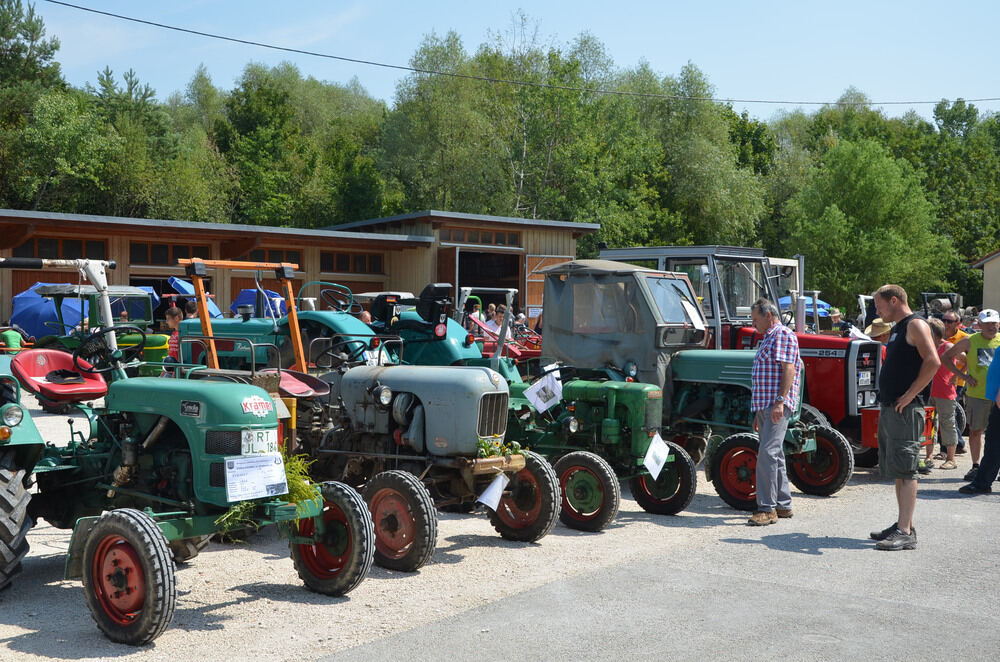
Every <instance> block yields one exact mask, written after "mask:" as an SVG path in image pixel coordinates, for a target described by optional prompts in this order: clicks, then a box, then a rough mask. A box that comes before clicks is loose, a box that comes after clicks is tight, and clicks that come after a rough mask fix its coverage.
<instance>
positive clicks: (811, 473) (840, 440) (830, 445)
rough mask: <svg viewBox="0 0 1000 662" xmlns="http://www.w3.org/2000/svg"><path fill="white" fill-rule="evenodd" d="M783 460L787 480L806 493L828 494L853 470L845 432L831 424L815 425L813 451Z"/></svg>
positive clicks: (841, 485) (839, 485)
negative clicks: (786, 471)
mask: <svg viewBox="0 0 1000 662" xmlns="http://www.w3.org/2000/svg"><path fill="white" fill-rule="evenodd" d="M785 459H786V464H787V467H788V480H790V481H792V484H793V485H795V487H797V488H799V490H801V491H802V492H804V493H806V494H815V495H818V496H830V495H831V494H834V493H836V492H838V491H840V489H841V488H842V487H843V486H844V485H846V484H847V481H848V480H850V479H851V475H852V474H853V473H854V451H853V449H852V448H851V444H850V443H848V441H847V439H846V438H845V437H844V435H842V434H840V432H838V431H837V430H835V429H833V428H832V427H828V426H825V425H821V426H819V427H818V428H816V450H815V451H813V452H811V453H797V454H795V455H789V456H788V457H787V458H785Z"/></svg>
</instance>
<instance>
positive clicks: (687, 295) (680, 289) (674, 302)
mask: <svg viewBox="0 0 1000 662" xmlns="http://www.w3.org/2000/svg"><path fill="white" fill-rule="evenodd" d="M646 285H647V287H649V292H650V294H652V295H653V301H654V302H656V307H657V309H658V310H659V311H660V317H662V318H663V321H664V322H666V323H667V324H687V325H692V324H693V325H695V326H698V325H697V323H696V322H695V320H694V319H692V316H697V314H698V304H697V303H696V301H697V300H696V299H695V297H694V294H693V293H692V292H691V290H690V289H689V288H688V284H687V283H686V282H684V281H683V280H679V279H677V278H663V277H660V276H646ZM685 303H688V304H690V305H689V306H685V305H684V304H685Z"/></svg>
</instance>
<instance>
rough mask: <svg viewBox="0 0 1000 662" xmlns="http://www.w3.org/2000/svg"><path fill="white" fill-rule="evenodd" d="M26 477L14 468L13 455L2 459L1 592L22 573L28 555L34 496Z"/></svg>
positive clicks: (0, 486) (0, 506) (0, 485)
mask: <svg viewBox="0 0 1000 662" xmlns="http://www.w3.org/2000/svg"><path fill="white" fill-rule="evenodd" d="M24 476H25V472H24V469H17V468H15V465H14V451H8V452H7V453H5V454H4V455H3V456H0V590H3V589H4V588H6V587H7V585H8V584H10V582H11V580H12V579H13V578H14V575H16V574H17V573H19V572H20V571H21V560H22V559H23V558H24V555H25V554H27V553H28V538H27V536H28V529H30V528H31V518H30V517H28V502H29V501H31V494H30V493H29V492H28V489H27V488H26V487H25V486H24Z"/></svg>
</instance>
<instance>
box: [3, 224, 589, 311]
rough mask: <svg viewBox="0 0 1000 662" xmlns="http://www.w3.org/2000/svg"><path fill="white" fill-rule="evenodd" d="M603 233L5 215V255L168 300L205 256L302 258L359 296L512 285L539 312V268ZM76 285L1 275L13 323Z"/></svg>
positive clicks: (229, 284) (241, 278)
mask: <svg viewBox="0 0 1000 662" xmlns="http://www.w3.org/2000/svg"><path fill="white" fill-rule="evenodd" d="M598 227H599V226H598V225H596V224H583V223H568V222H558V221H527V220H524V219H516V218H502V217H493V216H479V215H473V214H452V213H447V212H436V211H426V212H417V213H414V214H407V215H405V216H396V217H392V218H385V219H373V220H369V221H360V222H358V223H350V224H347V225H341V226H336V227H335V228H326V229H321V230H316V229H305V228H276V227H266V226H247V225H230V224H224V223H196V222H187V221H171V220H160V219H134V218H119V217H111V216H90V215H81V214H62V213H51V212H35V211H21V210H10V209H0V257H38V258H78V257H89V258H95V259H106V260H114V261H115V262H116V264H117V268H116V269H115V270H113V271H110V272H109V274H108V275H109V281H110V282H111V284H115V285H151V286H153V288H154V289H155V290H156V291H157V292H160V293H170V292H173V289H172V288H171V287H170V286H169V284H168V282H167V279H168V278H170V277H171V276H180V277H183V275H184V270H183V269H182V268H181V267H179V266H177V260H178V259H179V258H188V257H202V258H206V259H223V260H254V261H268V262H278V261H281V262H293V263H295V264H298V265H299V269H298V271H297V272H296V282H297V286H301V285H302V284H304V283H306V282H308V281H313V280H324V281H332V282H336V283H341V284H343V285H346V286H348V287H350V288H351V290H352V291H354V292H363V291H375V290H386V289H391V290H409V291H413V292H419V291H420V289H421V288H423V286H424V285H426V284H427V283H429V282H432V281H436V282H449V283H452V284H461V285H488V286H493V287H497V286H504V287H516V288H518V289H519V290H521V291H522V292H524V291H526V290H527V298H526V302H525V303H527V304H528V305H540V304H541V289H540V286H539V284H538V283H537V282H536V281H537V278H536V277H532V276H531V272H532V271H533V270H534V269H535V268H537V267H538V266H539V265H542V264H545V263H548V262H551V261H554V260H555V261H561V260H565V259H571V258H572V257H573V256H574V255H575V253H576V240H577V238H578V237H579V236H580V235H581V234H583V233H588V232H594V231H596V230H597V229H598ZM78 279H79V276H78V274H77V273H76V272H75V271H73V270H64V271H53V270H46V271H35V270H27V269H16V270H10V269H0V318H2V320H6V319H8V318H9V317H10V314H11V300H12V298H13V296H14V295H15V294H18V293H20V292H22V291H24V290H25V289H27V288H28V287H30V286H31V285H33V284H34V283H36V282H49V283H56V282H71V283H75V282H77V281H78ZM253 284H254V274H253V272H248V271H240V270H224V269H219V270H211V271H210V280H209V291H210V292H212V293H213V294H214V295H215V297H216V302H217V303H218V305H219V307H220V308H221V309H222V310H227V309H228V307H229V304H230V303H231V301H232V299H233V298H234V297H235V296H236V295H237V294H238V293H239V292H240V290H242V289H244V288H249V287H253ZM262 284H263V285H264V286H265V287H271V288H272V289H273V288H274V287H275V285H276V284H275V283H274V281H273V280H265V281H264V282H263V283H262ZM536 292H537V294H535V293H536ZM309 293H318V289H317V290H316V291H315V292H313V291H310V292H309ZM534 301H537V304H535V303H532V302H534Z"/></svg>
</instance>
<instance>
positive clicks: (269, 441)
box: [241, 429, 281, 455]
mask: <svg viewBox="0 0 1000 662" xmlns="http://www.w3.org/2000/svg"><path fill="white" fill-rule="evenodd" d="M280 450H281V449H280V448H279V447H278V431H277V430H276V429H271V430H243V444H242V451H241V453H242V454H243V455H254V454H256V453H278V452H280Z"/></svg>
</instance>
